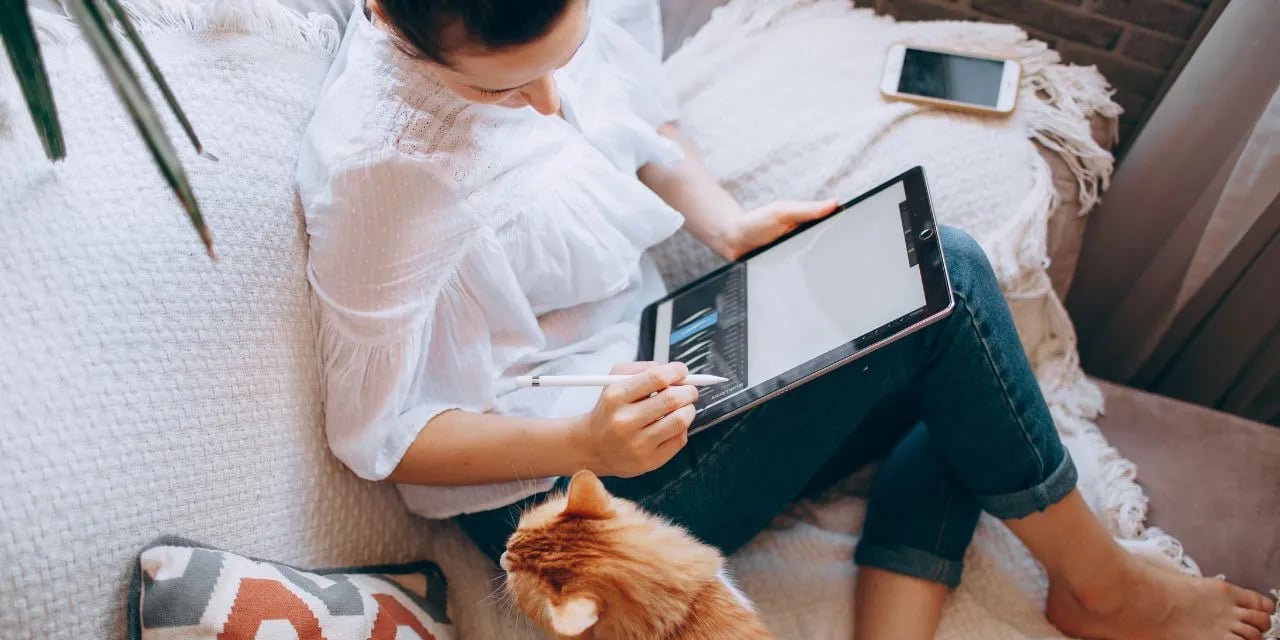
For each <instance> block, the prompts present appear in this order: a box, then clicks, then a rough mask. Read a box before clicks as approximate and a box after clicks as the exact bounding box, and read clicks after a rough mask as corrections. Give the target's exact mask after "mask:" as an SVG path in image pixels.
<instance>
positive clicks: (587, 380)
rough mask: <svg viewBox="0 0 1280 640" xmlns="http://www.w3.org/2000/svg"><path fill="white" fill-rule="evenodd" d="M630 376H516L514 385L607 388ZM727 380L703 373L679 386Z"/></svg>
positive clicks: (683, 381) (702, 384)
mask: <svg viewBox="0 0 1280 640" xmlns="http://www.w3.org/2000/svg"><path fill="white" fill-rule="evenodd" d="M630 377H631V376H619V375H611V376H517V377H516V384H518V385H520V386H522V387H607V386H609V385H611V384H615V383H618V382H622V381H623V380H626V379H627V378H630ZM728 381H729V379H728V378H721V377H720V376H711V375H707V374H705V373H693V374H689V375H687V376H685V377H684V380H681V381H680V382H679V384H691V385H693V386H695V387H709V386H711V385H713V384H720V383H721V382H728Z"/></svg>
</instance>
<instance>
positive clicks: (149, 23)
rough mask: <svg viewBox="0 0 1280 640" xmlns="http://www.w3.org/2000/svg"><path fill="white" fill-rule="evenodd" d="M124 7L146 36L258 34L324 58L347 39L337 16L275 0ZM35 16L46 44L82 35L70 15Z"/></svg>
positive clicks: (130, 0)
mask: <svg viewBox="0 0 1280 640" xmlns="http://www.w3.org/2000/svg"><path fill="white" fill-rule="evenodd" d="M124 7H125V10H126V11H128V13H129V17H130V18H132V19H133V23H134V26H135V27H137V29H138V32H139V33H141V34H143V35H149V34H159V33H211V34H242V35H255V36H261V37H265V38H269V39H271V40H274V41H276V42H278V43H280V44H282V45H284V46H287V47H290V48H293V49H296V50H299V51H304V52H309V53H314V54H318V55H323V56H325V57H332V56H333V55H334V54H335V53H337V51H338V45H339V43H340V42H341V41H342V33H341V31H340V30H339V29H338V23H337V22H336V21H334V19H333V18H332V17H330V16H328V15H324V14H320V13H310V14H308V15H305V16H304V15H302V14H301V13H298V12H297V11H295V10H293V9H291V8H289V7H286V6H284V5H282V4H280V3H279V2H277V1H276V0H211V1H209V2H191V1H190V0H125V2H124ZM31 18H32V23H33V24H34V26H35V28H36V32H37V35H38V37H39V38H40V41H41V44H43V45H48V46H50V47H54V48H57V47H69V46H70V45H73V44H75V43H77V42H79V41H80V39H81V34H80V29H79V27H78V26H77V25H76V24H75V22H74V21H72V20H71V18H69V17H67V15H66V14H63V13H55V12H52V11H44V10H41V9H32V10H31ZM50 57H54V58H55V60H56V59H57V58H56V56H50Z"/></svg>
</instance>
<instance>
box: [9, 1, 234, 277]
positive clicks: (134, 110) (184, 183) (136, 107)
mask: <svg viewBox="0 0 1280 640" xmlns="http://www.w3.org/2000/svg"><path fill="white" fill-rule="evenodd" d="M5 1H12V0H5ZM19 1H21V0H19ZM66 7H67V11H68V13H70V15H71V17H72V19H73V20H75V21H76V23H77V24H78V25H79V26H80V31H81V33H83V34H84V38H85V42H87V43H88V44H89V47H90V49H92V50H93V53H94V55H95V56H97V58H98V62H99V64H101V65H102V70H103V71H104V72H105V73H106V76H107V79H108V80H109V81H110V82H111V87H112V88H113V89H114V90H115V92H116V95H117V96H118V97H119V98H120V101H121V102H123V103H124V105H125V109H126V110H127V111H128V112H129V117H130V118H132V120H133V124H134V126H136V127H137V128H138V133H139V134H140V135H141V136H142V139H143V141H144V142H145V143H146V145H147V148H148V149H149V150H150V151H151V155H152V157H153V158H154V159H155V162H156V165H158V166H159V168H160V173H161V174H162V175H164V178H165V180H166V181H167V182H168V183H169V187H170V188H171V189H173V192H174V194H176V195H177V196H178V200H180V201H181V202H182V206H183V207H184V208H185V209H186V210H187V216H188V217H189V218H190V219H191V224H192V225H193V226H194V227H195V228H196V233H198V234H199V235H200V240H201V242H203V243H204V246H205V250H206V251H208V253H209V256H210V257H215V258H216V255H215V254H214V252H213V238H212V237H211V236H210V234H209V229H208V227H206V226H205V224H204V217H203V216H202V215H201V214H200V205H199V203H197V202H196V198H195V194H194V193H193V192H192V190H191V183H190V181H189V180H188V179H187V173H186V170H184V169H183V168H182V162H181V161H180V160H179V158H178V152H177V151H176V150H175V149H174V148H173V143H171V142H170V141H169V138H168V137H167V136H166V135H165V132H164V126H163V125H162V124H161V122H160V116H159V114H157V113H156V110H155V107H154V106H153V105H152V104H151V101H150V100H149V99H148V98H147V95H146V93H145V92H144V91H143V89H142V85H141V83H139V81H138V75H137V74H136V73H135V72H134V70H133V67H132V66H131V65H130V64H129V61H128V59H127V58H125V55H124V52H123V51H122V50H121V48H120V43H119V42H117V41H116V39H115V33H114V32H113V31H112V29H111V22H110V21H109V20H108V19H107V18H106V16H105V15H104V14H103V11H102V6H101V5H100V4H99V0H68V1H67V2H66ZM117 17H118V18H119V19H120V21H121V24H122V25H123V24H128V22H129V20H128V16H127V15H123V11H122V12H121V15H119V16H117ZM126 30H127V31H128V30H133V28H132V25H130V26H129V27H126ZM133 33H134V35H135V36H136V34H137V32H136V30H133ZM139 41H140V39H139ZM154 72H155V73H156V74H157V75H158V73H159V72H158V70H155V71H154ZM166 93H167V95H170V96H171V94H169V93H168V92H166ZM173 104H175V105H176V101H175V102H174V103H173ZM182 120H185V117H183V118H182ZM184 126H187V127H189V123H188V124H186V125H184ZM196 144H197V145H198V144H199V143H198V142H196Z"/></svg>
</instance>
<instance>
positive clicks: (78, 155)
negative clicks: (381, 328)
mask: <svg viewBox="0 0 1280 640" xmlns="http://www.w3.org/2000/svg"><path fill="white" fill-rule="evenodd" d="M128 4H129V6H130V7H131V9H133V10H134V11H135V12H136V13H138V14H139V16H140V17H141V18H142V20H140V22H141V23H142V24H143V28H144V35H145V37H146V39H147V42H148V43H149V44H150V46H151V51H152V53H153V54H154V55H155V58H156V59H157V60H158V61H159V64H160V66H161V68H162V69H163V71H164V73H165V75H166V77H167V78H168V79H169V81H170V82H171V84H172V85H173V89H174V91H175V92H176V94H177V96H178V98H179V100H180V101H181V103H182V104H183V106H184V107H185V109H186V111H187V113H188V115H189V116H190V119H191V121H192V123H193V124H194V125H195V127H196V129H197V131H198V132H199V134H200V135H201V136H202V138H203V141H204V142H205V144H206V146H207V147H208V148H209V150H210V151H212V152H213V153H214V154H216V155H217V156H218V157H219V158H220V161H219V162H211V161H208V160H204V159H201V158H198V157H196V156H195V155H194V153H193V152H191V150H190V147H189V145H184V144H178V146H179V148H180V152H181V155H182V159H183V161H184V163H185V165H186V167H187V171H188V173H189V174H190V177H191V180H192V182H193V183H194V188H195V193H196V196H197V198H199V200H200V203H201V206H202V207H203V210H204V212H205V216H206V218H207V220H208V223H209V226H210V228H211V229H212V231H213V236H214V238H215V242H216V246H217V249H218V251H219V254H220V260H219V261H218V262H216V263H215V262H211V261H210V260H209V258H208V257H207V256H206V255H205V253H204V250H203V249H202V247H201V246H200V242H199V240H198V238H197V237H196V234H195V232H194V231H193V230H192V228H191V225H190V224H189V223H188V222H187V220H186V218H185V215H184V213H183V211H182V209H181V207H180V205H179V204H178V201H177V200H176V199H175V198H174V196H173V195H172V194H171V193H170V192H169V190H168V188H167V187H166V185H165V182H164V179H163V178H162V177H161V176H160V174H159V172H158V171H157V170H156V168H155V166H154V165H153V163H152V162H151V159H150V157H149V156H148V153H147V151H146V149H145V147H144V146H143V143H142V142H141V141H140V139H139V138H138V136H137V134H136V132H135V130H134V128H133V126H132V125H131V123H130V121H129V118H128V116H127V115H126V113H125V111H124V110H123V108H122V107H121V106H120V103H119V101H118V100H117V99H116V97H115V95H114V94H113V93H112V91H111V89H110V88H109V86H108V85H107V84H106V81H105V80H104V79H103V76H102V72H101V70H100V68H99V67H98V64H97V62H96V61H95V60H94V59H93V58H92V57H91V54H90V53H89V51H88V50H87V48H86V47H85V46H84V45H83V43H81V42H79V41H78V36H77V34H76V31H75V29H74V28H68V25H67V24H66V23H65V21H64V20H59V19H58V18H56V17H53V16H51V15H49V14H43V15H41V16H40V17H39V22H40V28H41V31H42V33H41V37H42V44H43V47H44V51H45V57H46V59H47V60H48V62H49V64H50V73H51V75H52V77H53V88H54V95H55V98H56V100H57V106H58V111H59V114H60V115H61V118H62V122H63V126H64V128H65V132H66V136H67V149H68V157H67V160H66V161H65V162H62V163H59V164H56V165H55V164H51V163H49V162H48V161H47V160H46V159H45V158H44V156H43V152H42V150H41V147H40V143H39V142H38V141H37V139H36V137H35V134H34V132H33V128H32V127H31V125H30V121H29V119H28V116H27V114H26V111H25V107H24V106H23V105H22V102H21V98H20V95H19V94H18V93H17V90H16V87H15V83H14V81H13V78H12V75H11V73H10V72H9V68H8V65H7V64H6V65H0V86H2V87H3V89H0V114H3V115H0V167H3V170H0V274H2V275H0V298H3V300H5V302H4V304H3V305H2V306H0V336H2V337H0V443H3V444H2V450H3V453H2V454H0V602H3V603H4V606H2V607H0V638H5V639H6V640H19V639H22V638H42V639H45V638H108V637H110V638H118V637H120V636H121V631H122V628H123V626H122V625H123V620H124V602H125V599H124V592H125V585H126V583H127V575H128V571H129V567H130V565H131V564H132V559H133V557H134V555H135V554H136V553H137V551H138V550H139V549H140V548H142V546H143V545H144V544H145V543H147V542H148V541H149V540H151V539H153V538H155V537H156V536H158V535H160V534H176V535H182V536H186V537H189V538H193V539H198V540H202V541H205V542H208V543H209V544H212V545H215V546H217V547H220V548H225V549H235V550H236V551H238V552H242V553H246V554H249V555H253V556H257V557H266V558H272V559H276V560H279V561H282V562H287V563H289V564H294V565H299V566H356V565H366V564H375V563H386V562H402V561H408V560H414V559H421V558H423V557H424V556H425V553H424V551H425V544H426V539H425V537H424V534H425V532H426V524H425V523H424V522H423V521H420V520H417V519H414V518H411V517H410V516H409V515H408V514H407V513H406V512H405V511H404V508H403V505H402V503H401V502H400V500H399V497H398V496H397V495H396V493H395V490H394V489H393V488H392V487H390V486H375V485H373V484H369V483H365V482H362V481H359V480H357V479H356V478H355V477H354V476H353V475H351V474H350V472H349V471H347V470H346V468H345V467H343V466H342V465H341V464H340V463H339V462H338V461H337V460H335V459H334V458H333V457H332V456H331V455H330V454H329V452H328V450H327V447H326V444H325V441H324V436H323V432H322V429H321V422H320V415H321V414H320V412H321V406H320V397H319V389H320V387H319V384H318V381H317V367H316V362H315V354H314V349H313V328H312V321H311V310H310V307H309V300H308V290H307V285H306V278H305V277H304V276H303V267H304V263H305V236H304V234H303V229H302V216H301V211H300V210H299V208H298V207H297V205H296V202H295V196H294V188H293V171H294V162H295V158H296V155H297V146H298V141H299V139H300V137H301V134H302V131H303V128H304V127H305V126H306V123H307V119H308V117H309V116H310V113H311V110H312V102H313V99H314V96H315V95H316V93H317V92H318V91H319V88H320V85H321V83H322V82H323V80H324V77H325V74H326V73H327V71H328V68H329V60H330V59H331V56H332V52H333V51H334V49H335V47H336V44H337V40H338V32H337V28H336V26H335V25H334V24H333V23H332V20H331V19H328V18H324V17H315V18H313V19H304V18H302V17H300V16H298V15H297V14H294V13H292V12H286V11H284V10H282V9H280V8H279V7H278V6H277V5H275V4H274V3H267V2H256V3H255V2H249V1H247V0H243V1H242V0H219V1H218V2H213V3H208V4H203V5H196V4H188V3H180V4H171V5H163V4H161V3H158V2H145V1H138V2H132V3H128ZM153 99H155V97H154V96H153ZM156 102H157V104H162V103H160V102H159V101H158V100H157V101H156ZM166 126H167V127H168V130H169V131H170V132H171V133H172V134H173V135H175V136H176V138H175V140H177V141H179V142H181V140H182V138H181V130H180V129H179V128H178V127H177V126H176V123H175V122H174V121H173V120H172V119H171V118H167V119H166Z"/></svg>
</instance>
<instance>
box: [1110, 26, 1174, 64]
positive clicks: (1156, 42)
mask: <svg viewBox="0 0 1280 640" xmlns="http://www.w3.org/2000/svg"><path fill="white" fill-rule="evenodd" d="M1185 46H1187V43H1186V42H1183V41H1181V40H1175V39H1173V38H1169V37H1166V36H1162V35H1160V34H1156V33H1150V32H1147V31H1143V30H1142V29H1129V36H1128V38H1127V39H1126V41H1125V43H1124V46H1123V48H1122V51H1123V52H1124V55H1125V56H1127V57H1129V58H1132V59H1134V60H1137V61H1138V62H1145V63H1147V64H1149V65H1152V66H1155V67H1160V68H1161V69H1169V68H1171V67H1173V63H1174V62H1176V61H1177V60H1178V56H1179V55H1181V54H1182V48H1183V47H1185Z"/></svg>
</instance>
